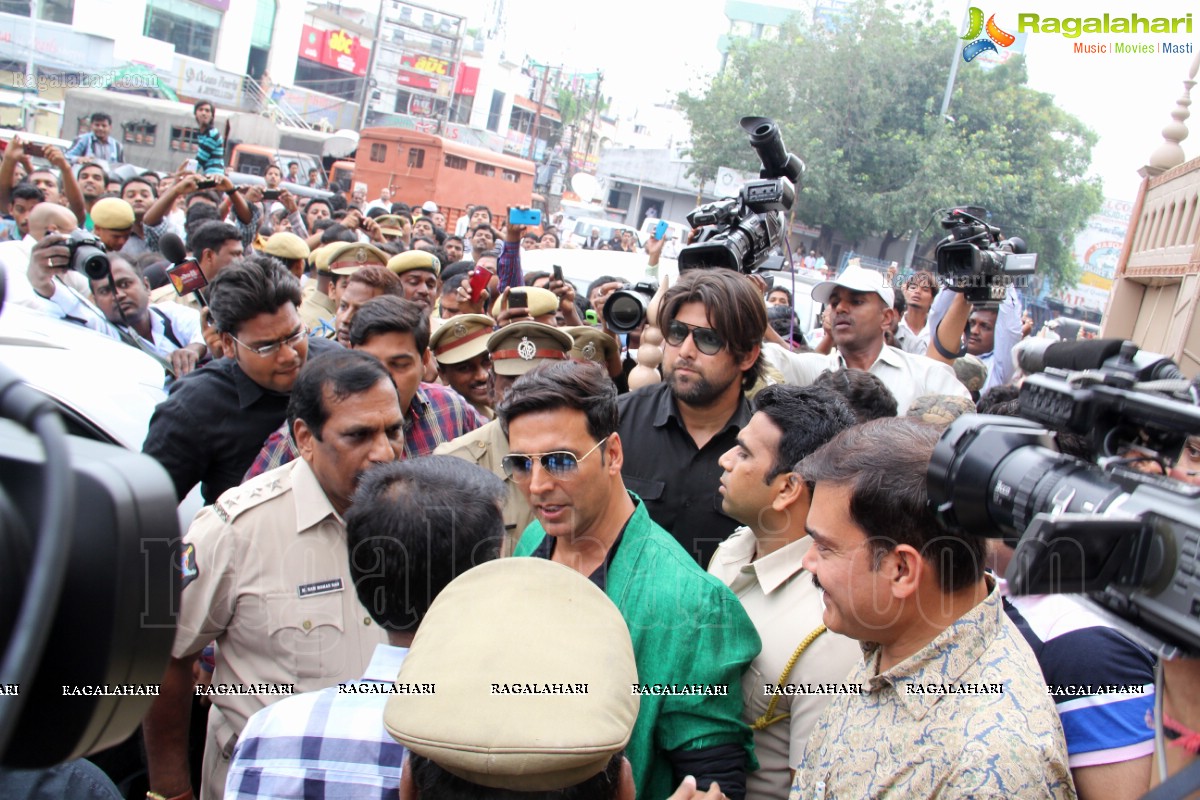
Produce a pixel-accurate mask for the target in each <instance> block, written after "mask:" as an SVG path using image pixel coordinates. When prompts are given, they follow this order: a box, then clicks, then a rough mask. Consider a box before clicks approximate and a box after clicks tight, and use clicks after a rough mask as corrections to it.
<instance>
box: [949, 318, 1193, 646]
mask: <svg viewBox="0 0 1200 800" xmlns="http://www.w3.org/2000/svg"><path fill="white" fill-rule="evenodd" d="M1041 349H1042V352H1040V353H1038V354H1037V360H1041V362H1042V365H1043V366H1045V367H1047V370H1046V372H1045V373H1043V374H1037V375H1030V376H1029V377H1028V378H1026V380H1025V383H1024V384H1023V385H1022V387H1021V393H1020V404H1021V415H1022V417H1024V419H1022V418H1014V417H997V416H986V415H984V416H964V417H960V418H959V419H957V420H956V421H955V422H954V423H952V424H951V425H950V427H949V428H948V429H947V430H946V432H945V434H943V436H942V438H941V440H940V441H939V442H938V444H937V447H936V448H935V450H934V453H933V458H932V459H931V461H930V464H929V472H928V481H929V484H928V485H929V499H930V502H931V503H932V504H933V506H934V508H935V511H936V513H937V516H938V518H939V520H940V521H941V522H942V524H943V525H944V526H945V527H947V528H948V529H951V530H958V531H965V532H968V533H970V534H972V535H982V536H987V537H990V538H1003V539H1005V540H1006V541H1007V542H1008V543H1009V544H1011V545H1013V546H1015V548H1016V549H1015V552H1014V554H1013V558H1012V561H1011V562H1010V564H1009V567H1008V571H1007V575H1006V578H1007V579H1008V583H1009V586H1010V588H1011V589H1012V591H1013V593H1014V594H1053V593H1087V594H1088V595H1089V596H1090V598H1091V599H1092V600H1093V601H1094V602H1095V603H1097V604H1099V605H1100V606H1102V607H1103V610H1106V611H1107V612H1110V616H1113V617H1115V620H1114V621H1117V622H1119V623H1121V625H1122V627H1124V628H1128V627H1129V626H1130V625H1132V630H1130V633H1131V635H1133V636H1134V637H1135V638H1138V639H1140V640H1141V641H1143V643H1146V644H1147V645H1149V646H1151V647H1152V648H1153V649H1157V650H1159V652H1160V653H1161V654H1163V655H1164V656H1172V655H1176V654H1181V653H1182V654H1190V655H1197V654H1200V569H1198V566H1200V527H1197V525H1198V524H1200V486H1192V485H1190V484H1185V483H1182V482H1180V481H1177V480H1175V479H1172V478H1169V477H1166V476H1165V475H1162V474H1150V473H1146V472H1141V471H1138V470H1137V469H1134V468H1133V464H1134V463H1136V462H1139V461H1147V460H1154V461H1158V462H1159V463H1164V462H1170V461H1171V460H1172V459H1173V458H1174V457H1175V456H1176V454H1178V453H1179V452H1180V450H1181V449H1182V447H1183V445H1184V443H1185V441H1186V440H1187V437H1188V435H1189V434H1193V435H1194V434H1197V433H1200V408H1197V399H1198V397H1200V396H1198V394H1197V387H1196V384H1194V383H1192V384H1189V383H1188V382H1187V381H1186V380H1185V379H1184V378H1183V376H1182V375H1181V374H1180V373H1179V370H1178V368H1177V367H1176V365H1175V364H1174V362H1172V361H1171V360H1170V359H1168V358H1165V357H1163V356H1159V355H1155V354H1152V353H1146V352H1139V351H1138V348H1137V346H1136V345H1135V344H1134V343H1133V342H1125V341H1121V340H1118V339H1097V340H1091V341H1087V342H1057V343H1053V344H1050V345H1048V346H1046V347H1043V348H1041ZM1077 370H1083V371H1077ZM1047 428H1049V429H1050V430H1054V431H1064V432H1067V431H1069V432H1073V433H1076V434H1081V435H1090V436H1091V440H1092V443H1093V448H1094V450H1095V453H1096V463H1095V464H1092V463H1088V462H1086V461H1083V460H1080V459H1078V458H1074V457H1071V456H1068V455H1064V454H1063V453H1060V452H1058V450H1057V449H1056V448H1055V446H1054V437H1053V435H1052V434H1051V433H1049V431H1048V430H1047ZM1130 452H1132V453H1134V454H1135V455H1133V456H1132V457H1130V456H1129V453H1130Z"/></svg>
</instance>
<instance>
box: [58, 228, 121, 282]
mask: <svg viewBox="0 0 1200 800" xmlns="http://www.w3.org/2000/svg"><path fill="white" fill-rule="evenodd" d="M62 244H63V247H65V248H67V249H68V250H70V251H71V262H70V263H71V269H73V270H76V271H77V272H82V273H83V274H84V275H87V276H88V278H89V279H91V280H93V281H98V280H103V279H104V278H107V277H108V274H109V273H110V272H111V271H112V265H111V264H109V262H108V248H107V247H105V246H104V242H102V241H100V238H99V237H98V236H96V234H94V233H89V232H88V231H85V230H84V229H83V228H77V229H76V230H74V231H72V232H71V235H70V236H68V237H67V240H66V241H65V242H63V243H62Z"/></svg>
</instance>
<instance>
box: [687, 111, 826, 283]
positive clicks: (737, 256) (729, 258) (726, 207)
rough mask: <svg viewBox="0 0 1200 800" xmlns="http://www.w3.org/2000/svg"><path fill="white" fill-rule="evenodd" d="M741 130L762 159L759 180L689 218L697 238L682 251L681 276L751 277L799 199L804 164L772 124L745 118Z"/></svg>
mask: <svg viewBox="0 0 1200 800" xmlns="http://www.w3.org/2000/svg"><path fill="white" fill-rule="evenodd" d="M741 126H742V130H744V131H745V132H746V133H747V134H748V135H749V137H750V146H751V147H753V148H754V150H755V151H756V152H757V153H758V158H759V160H760V161H762V170H761V171H760V172H759V178H760V180H757V181H751V182H749V183H747V184H746V185H745V186H744V187H742V190H741V191H740V192H739V193H738V196H737V197H727V198H725V199H724V200H717V201H715V202H712V203H705V204H704V205H702V206H700V207H699V208H696V209H693V210H692V212H691V213H690V214H688V215H687V220H688V223H689V224H690V225H691V226H692V229H693V230H694V231H695V234H694V237H693V241H692V244H689V245H687V246H686V247H684V248H683V249H682V250H680V251H679V271H680V272H683V271H684V270H686V269H698V268H708V267H725V268H726V269H732V270H737V271H738V272H744V273H747V274H749V273H751V272H753V271H754V269H755V268H756V267H757V266H758V265H760V264H761V263H762V262H763V261H764V260H766V258H767V256H768V255H769V254H770V252H771V250H772V248H774V247H775V246H776V245H777V244H778V243H779V239H780V233H781V231H782V229H783V222H782V220H781V218H780V213H779V212H783V211H787V210H788V209H790V208H791V207H792V203H794V202H795V201H796V185H798V184H799V182H800V176H801V175H803V174H804V162H803V161H801V160H800V159H799V158H798V157H797V156H796V155H794V154H793V153H789V152H788V150H787V148H786V147H785V146H784V144H783V136H782V135H781V134H780V132H779V126H778V125H776V124H775V121H774V120H771V119H767V118H766V117H742V119H741Z"/></svg>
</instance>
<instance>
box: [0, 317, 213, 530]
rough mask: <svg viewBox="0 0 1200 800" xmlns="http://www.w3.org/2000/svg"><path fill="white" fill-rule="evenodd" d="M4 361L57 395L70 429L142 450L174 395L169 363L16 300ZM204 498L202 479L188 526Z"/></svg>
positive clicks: (6, 323)
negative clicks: (153, 420)
mask: <svg viewBox="0 0 1200 800" xmlns="http://www.w3.org/2000/svg"><path fill="white" fill-rule="evenodd" d="M0 363H3V364H4V365H5V366H7V367H8V368H9V369H11V370H13V371H14V372H16V373H17V374H18V375H20V376H21V377H22V378H24V379H25V383H27V384H28V385H29V386H31V387H33V388H34V389H37V390H38V391H39V392H41V393H42V394H44V395H45V396H46V397H48V398H50V399H51V400H53V401H54V404H55V405H56V406H58V409H59V411H60V412H61V414H62V417H63V422H64V424H65V425H66V428H67V433H69V434H71V435H73V436H81V437H83V438H86V439H92V440H94V441H99V442H104V443H106V444H115V445H120V446H121V447H126V448H128V449H130V450H134V451H137V452H140V451H141V449H142V442H143V441H144V440H145V438H146V430H147V429H148V428H149V426H150V416H151V415H152V414H153V413H154V409H155V407H156V406H158V404H159V403H161V402H162V401H163V400H164V399H165V398H166V396H167V393H166V390H165V389H164V388H163V379H164V375H163V368H162V366H161V365H160V364H159V363H158V362H157V361H155V360H154V359H153V358H151V357H150V356H148V355H146V354H145V353H143V352H142V351H140V350H138V349H136V348H134V347H130V346H129V345H127V344H122V343H121V342H118V341H116V340H114V339H110V338H108V337H107V336H103V335H101V334H99V333H96V332H95V331H92V330H89V329H88V328H84V327H82V326H80V325H75V324H73V323H70V322H66V321H64V320H59V319H55V318H54V317H51V316H48V315H46V314H41V313H38V312H37V311H33V310H32V309H28V308H25V307H24V306H19V305H15V304H5V305H4V307H3V309H0ZM202 504H203V501H201V499H200V493H199V486H197V487H196V488H195V489H193V490H192V492H191V494H189V495H188V496H187V497H186V498H184V500H183V502H182V503H180V505H179V520H180V524H181V526H182V527H183V529H184V530H186V529H187V526H188V525H189V524H190V523H191V520H192V517H194V516H195V513H196V511H198V510H199V509H200V506H201V505H202Z"/></svg>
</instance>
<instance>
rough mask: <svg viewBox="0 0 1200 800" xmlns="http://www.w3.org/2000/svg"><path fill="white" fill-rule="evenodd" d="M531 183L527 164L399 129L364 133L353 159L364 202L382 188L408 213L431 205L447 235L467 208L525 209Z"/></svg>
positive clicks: (530, 198) (531, 171) (531, 173)
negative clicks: (364, 188) (435, 206)
mask: <svg viewBox="0 0 1200 800" xmlns="http://www.w3.org/2000/svg"><path fill="white" fill-rule="evenodd" d="M533 180H534V165H533V162H531V161H526V160H525V159H523V158H517V157H516V156H510V155H505V154H503V153H494V152H492V151H491V150H484V149H483V148H479V147H471V146H470V145H466V144H461V143H459V142H455V141H452V140H449V139H443V138H442V137H440V136H434V135H432V134H428V133H418V132H417V131H411V130H407V129H405V128H366V129H364V130H363V131H362V133H361V135H360V138H359V144H358V151H357V155H356V157H355V170H354V183H355V184H359V183H365V184H366V185H367V197H378V196H379V190H380V189H382V188H383V187H385V186H388V187H391V189H392V196H393V198H395V199H396V200H399V201H403V202H405V203H408V204H409V205H411V206H413V207H414V208H415V207H417V206H420V205H421V204H422V203H424V202H425V201H426V200H432V201H433V202H435V203H437V204H438V207H439V208H441V209H442V212H443V213H444V214H445V215H446V224H447V229H448V230H453V228H454V223H455V221H456V220H457V219H458V217H459V216H461V215H462V214H464V213H466V210H467V206H468V205H472V204H479V203H482V204H484V205H487V206H488V207H489V208H491V209H492V211H493V213H498V212H501V211H502V210H503V209H505V208H507V207H508V206H516V205H521V206H528V205H531V204H532V202H533Z"/></svg>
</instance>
